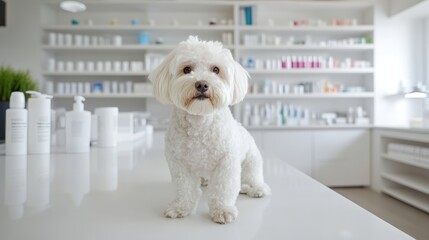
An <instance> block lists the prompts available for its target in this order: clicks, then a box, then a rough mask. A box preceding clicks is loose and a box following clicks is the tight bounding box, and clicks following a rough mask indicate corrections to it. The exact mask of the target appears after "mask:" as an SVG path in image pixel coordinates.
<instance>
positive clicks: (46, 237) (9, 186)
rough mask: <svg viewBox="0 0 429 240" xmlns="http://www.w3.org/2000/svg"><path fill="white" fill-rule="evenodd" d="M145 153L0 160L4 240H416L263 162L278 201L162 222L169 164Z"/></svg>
mask: <svg viewBox="0 0 429 240" xmlns="http://www.w3.org/2000/svg"><path fill="white" fill-rule="evenodd" d="M144 146H145V143H144V142H141V143H134V144H124V145H121V146H120V147H118V148H110V149H107V148H106V149H97V148H93V149H92V150H91V153H90V154H83V155H82V154H80V155H66V154H62V153H54V154H51V155H29V156H26V157H5V156H3V155H1V156H0V174H1V175H2V177H1V178H0V199H1V200H2V203H1V205H0V239H2V240H3V239H4V240H9V239H32V240H37V239H43V240H50V239H55V240H57V239H80V240H83V239H103V240H104V239H223V240H225V239H329V240H333V239H366V240H368V239H412V238H411V237H410V236H408V235H406V234H405V233H403V232H401V231H400V230H398V229H396V228H395V227H393V226H391V225H389V224H388V223H386V222H384V221H383V220H381V219H379V218H378V217H376V216H374V215H372V214H371V213H369V212H367V211H366V210H364V209H362V208H361V207H359V206H357V205H355V204H354V203H352V202H350V201H349V200H347V199H345V198H343V197H342V196H340V195H339V194H337V193H335V192H334V191H332V190H330V189H329V188H327V187H325V186H323V185H322V184H320V183H318V182H316V181H315V180H313V179H311V178H310V177H308V176H306V175H304V174H303V173H301V172H299V171H298V170H296V169H295V168H293V167H291V166H289V165H287V164H286V163H284V162H283V161H281V160H280V159H278V158H276V157H265V176H266V179H267V182H268V184H269V185H270V186H271V188H272V191H273V195H272V196H269V197H265V198H261V199H252V198H248V197H246V196H239V197H238V200H237V207H238V210H239V215H238V218H237V219H236V221H235V222H233V223H231V224H228V225H218V224H216V223H214V222H212V221H211V220H210V217H209V215H208V207H207V203H206V200H205V199H204V198H203V199H202V201H201V203H200V205H199V207H198V209H197V210H196V212H195V213H194V214H193V215H191V216H189V217H186V218H184V219H167V218H164V217H163V216H162V212H163V209H164V207H166V205H167V203H168V202H169V201H170V200H171V199H172V198H173V187H172V185H171V184H170V176H169V172H168V168H167V164H166V162H165V160H164V157H163V150H162V149H156V146H158V144H157V143H154V145H153V146H155V147H154V148H153V149H150V150H147V149H146V148H145V147H144Z"/></svg>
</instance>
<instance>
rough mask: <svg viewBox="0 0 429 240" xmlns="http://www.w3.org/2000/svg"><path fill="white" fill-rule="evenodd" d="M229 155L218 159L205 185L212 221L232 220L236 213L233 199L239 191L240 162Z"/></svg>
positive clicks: (222, 222) (235, 198)
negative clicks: (206, 185) (217, 163)
mask: <svg viewBox="0 0 429 240" xmlns="http://www.w3.org/2000/svg"><path fill="white" fill-rule="evenodd" d="M234 160H237V159H233V158H231V157H230V156H228V157H226V158H225V159H222V160H220V162H219V165H218V166H217V167H216V169H215V170H214V172H213V173H212V175H211V177H210V181H209V184H208V187H207V192H208V200H209V202H208V203H209V210H210V217H211V218H212V220H213V221H214V222H217V223H221V224H225V223H229V222H232V221H233V220H234V219H235V218H236V217H237V215H238V211H237V207H236V206H235V201H236V200H237V196H238V194H239V191H240V172H241V168H240V163H239V161H234Z"/></svg>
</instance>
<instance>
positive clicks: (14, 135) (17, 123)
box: [10, 117, 27, 143]
mask: <svg viewBox="0 0 429 240" xmlns="http://www.w3.org/2000/svg"><path fill="white" fill-rule="evenodd" d="M10 125H11V126H10V127H11V135H10V141H11V143H22V142H23V141H25V138H26V134H27V119H25V118H22V117H16V118H12V119H11V123H10Z"/></svg>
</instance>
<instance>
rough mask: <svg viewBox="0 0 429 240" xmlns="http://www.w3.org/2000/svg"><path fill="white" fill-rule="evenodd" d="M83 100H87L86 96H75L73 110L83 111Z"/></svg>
mask: <svg viewBox="0 0 429 240" xmlns="http://www.w3.org/2000/svg"><path fill="white" fill-rule="evenodd" d="M83 101H85V98H84V97H82V96H74V104H73V110H74V111H83Z"/></svg>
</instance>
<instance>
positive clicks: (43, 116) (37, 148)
mask: <svg viewBox="0 0 429 240" xmlns="http://www.w3.org/2000/svg"><path fill="white" fill-rule="evenodd" d="M26 93H28V94H31V98H30V99H28V145H27V146H28V153H29V154H43V153H49V152H50V146H51V98H52V96H49V95H45V94H41V93H39V92H36V91H26Z"/></svg>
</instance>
